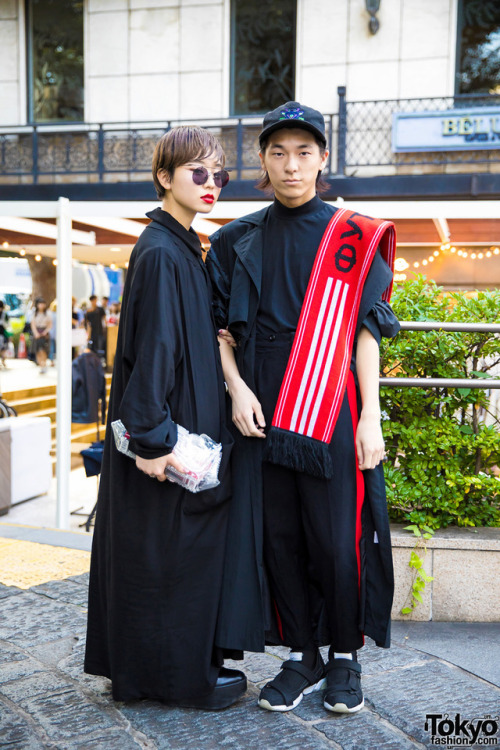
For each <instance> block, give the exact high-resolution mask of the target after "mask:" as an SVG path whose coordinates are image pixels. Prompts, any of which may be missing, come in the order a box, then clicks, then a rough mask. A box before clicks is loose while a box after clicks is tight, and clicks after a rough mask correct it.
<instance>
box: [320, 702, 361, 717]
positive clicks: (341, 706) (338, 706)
mask: <svg viewBox="0 0 500 750" xmlns="http://www.w3.org/2000/svg"><path fill="white" fill-rule="evenodd" d="M323 705H324V707H325V708H326V709H327V710H328V711H333V712H334V713H336V714H354V713H356V711H361V709H362V708H363V706H364V705H365V699H364V698H363V700H362V701H361V703H360V704H359V706H353V708H348V707H347V706H346V704H345V703H335V705H334V706H330V704H329V703H327V702H326V701H324V702H323Z"/></svg>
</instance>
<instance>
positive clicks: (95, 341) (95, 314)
mask: <svg viewBox="0 0 500 750" xmlns="http://www.w3.org/2000/svg"><path fill="white" fill-rule="evenodd" d="M89 302H90V307H88V308H87V311H86V313H85V326H86V328H87V334H88V337H89V349H91V350H92V351H93V352H95V353H96V354H98V355H99V356H100V357H104V355H105V348H106V339H105V330H106V313H105V312H104V308H102V307H99V306H98V304H97V295H95V294H92V295H91V296H90V297H89Z"/></svg>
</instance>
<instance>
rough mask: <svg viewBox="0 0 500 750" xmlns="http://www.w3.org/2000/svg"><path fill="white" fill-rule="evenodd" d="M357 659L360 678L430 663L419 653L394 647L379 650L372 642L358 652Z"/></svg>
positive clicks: (427, 658) (428, 657)
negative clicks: (360, 672) (360, 669)
mask: <svg viewBox="0 0 500 750" xmlns="http://www.w3.org/2000/svg"><path fill="white" fill-rule="evenodd" d="M358 659H359V662H360V664H361V667H362V670H363V672H362V676H364V675H369V674H379V673H380V672H385V671H387V670H389V669H397V668H399V667H403V666H405V665H406V666H407V665H409V664H415V665H417V664H422V663H427V662H430V661H432V658H431V657H430V656H428V655H427V654H424V653H422V652H421V651H416V650H413V649H408V648H405V647H403V646H395V645H392V646H391V648H379V647H378V646H376V645H375V644H374V643H373V641H372V642H370V643H367V644H366V645H365V646H364V647H363V648H362V649H361V650H360V651H358Z"/></svg>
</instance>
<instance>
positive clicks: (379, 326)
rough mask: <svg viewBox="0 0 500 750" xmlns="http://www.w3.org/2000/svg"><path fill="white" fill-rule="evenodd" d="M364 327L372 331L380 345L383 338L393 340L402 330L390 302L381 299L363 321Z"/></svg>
mask: <svg viewBox="0 0 500 750" xmlns="http://www.w3.org/2000/svg"><path fill="white" fill-rule="evenodd" d="M362 326H364V327H365V328H367V329H368V330H369V331H370V333H371V334H372V336H373V338H374V339H375V340H376V341H377V343H378V344H380V342H381V340H382V338H387V339H391V338H393V336H395V335H396V334H397V333H398V331H399V329H400V325H399V321H398V319H397V318H396V316H395V315H394V312H393V310H392V307H391V306H390V304H389V303H388V302H385V301H383V300H381V299H380V300H378V301H377V302H376V303H375V304H374V306H373V307H372V309H371V310H370V312H369V313H368V315H367V316H366V318H365V319H364V320H363V323H362Z"/></svg>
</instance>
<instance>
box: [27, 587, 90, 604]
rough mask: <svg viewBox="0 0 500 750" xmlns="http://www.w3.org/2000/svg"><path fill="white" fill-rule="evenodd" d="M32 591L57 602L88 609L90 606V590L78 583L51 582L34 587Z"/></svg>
mask: <svg viewBox="0 0 500 750" xmlns="http://www.w3.org/2000/svg"><path fill="white" fill-rule="evenodd" d="M30 591H32V592H34V593H35V594H41V595H42V596H47V597H48V598H49V599H55V600H56V601H61V602H67V603H68V604H76V606H77V607H85V608H86V607H87V605H88V589H87V588H86V587H85V586H83V585H82V584H81V583H77V582H76V581H69V580H64V581H49V582H48V583H41V584H39V585H38V586H32V587H31V588H30Z"/></svg>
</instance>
